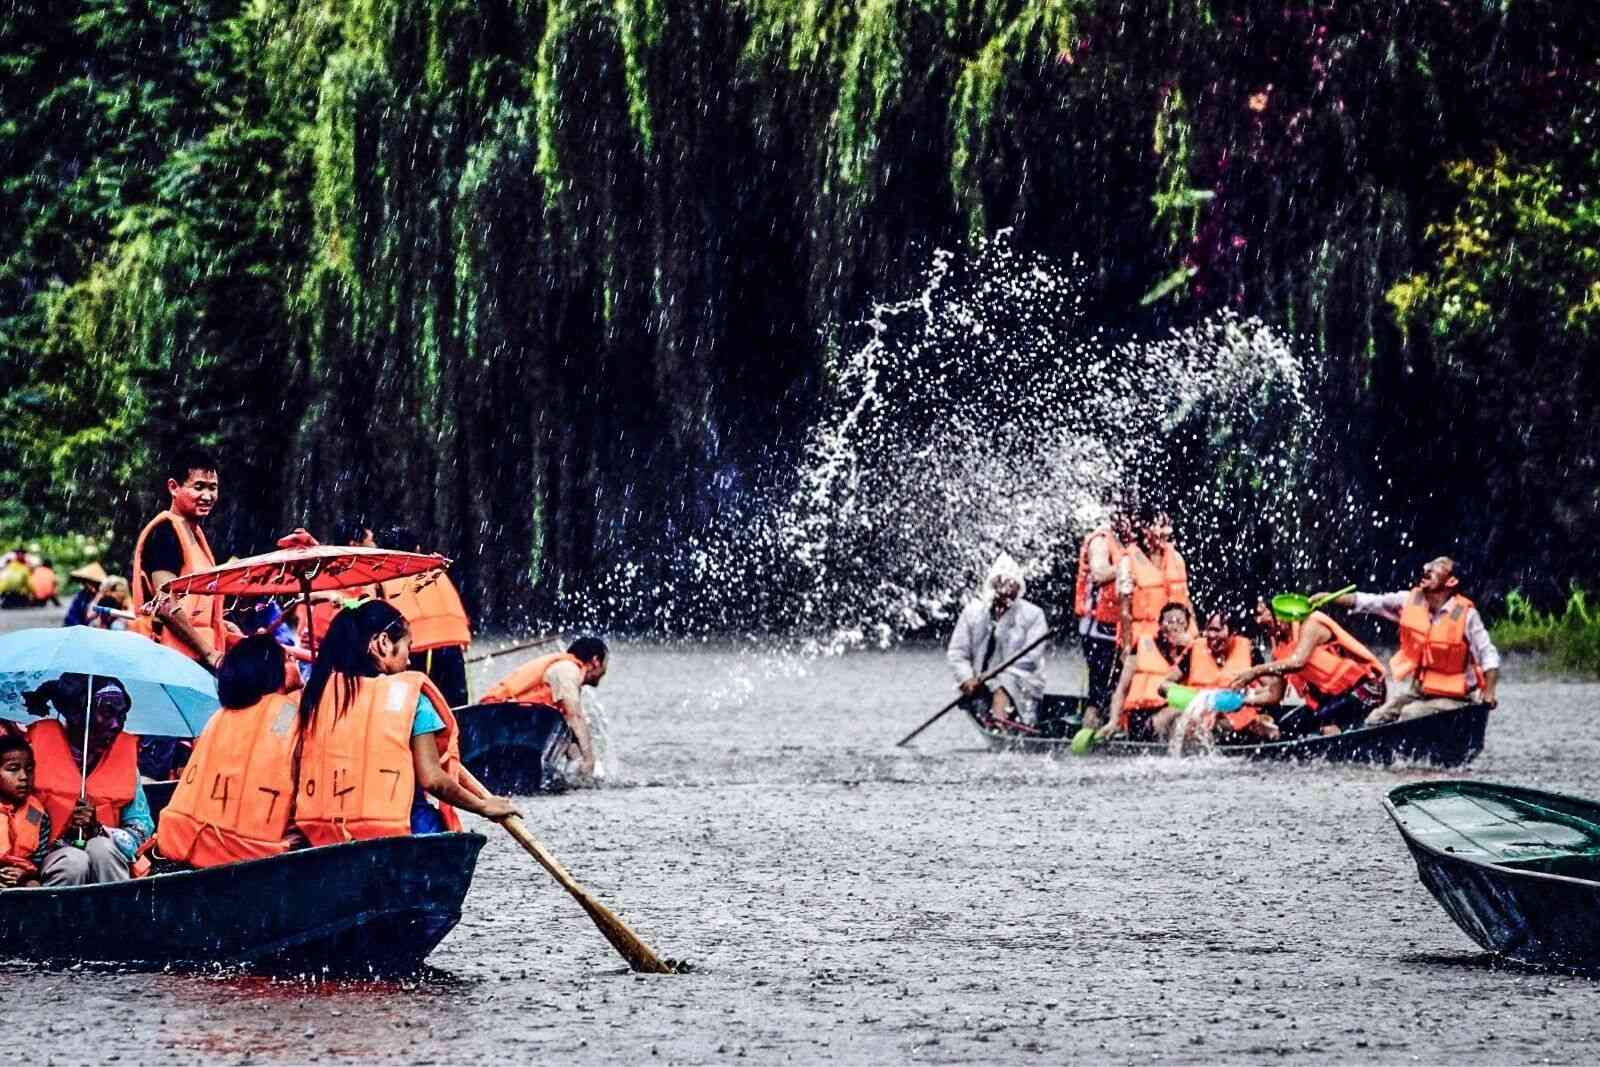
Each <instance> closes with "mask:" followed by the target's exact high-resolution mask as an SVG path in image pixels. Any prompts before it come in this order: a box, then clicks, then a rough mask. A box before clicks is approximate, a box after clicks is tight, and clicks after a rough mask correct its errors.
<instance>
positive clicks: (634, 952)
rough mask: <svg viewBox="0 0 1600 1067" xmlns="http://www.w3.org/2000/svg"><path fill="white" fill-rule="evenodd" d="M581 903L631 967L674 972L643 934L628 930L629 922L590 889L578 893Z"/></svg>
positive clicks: (650, 972)
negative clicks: (641, 936) (616, 913)
mask: <svg viewBox="0 0 1600 1067" xmlns="http://www.w3.org/2000/svg"><path fill="white" fill-rule="evenodd" d="M573 895H574V896H575V897H577V899H578V903H579V904H582V905H583V910H584V911H586V912H588V913H589V918H591V919H593V920H594V924H595V926H597V927H599V928H600V933H601V934H602V935H603V936H604V937H605V939H606V940H607V941H609V942H611V947H612V948H614V949H616V950H617V953H618V954H619V955H620V956H621V957H622V958H623V959H625V960H627V961H628V967H629V968H630V969H632V970H634V971H637V972H639V973H640V974H672V973H673V969H672V968H671V967H669V966H667V965H666V964H665V963H663V962H662V961H661V957H659V956H657V955H656V954H655V952H654V950H652V949H651V948H650V946H649V945H647V944H645V943H644V942H643V941H642V940H640V938H639V935H638V934H636V933H634V932H633V931H632V930H630V929H628V924H627V923H625V922H623V921H622V920H621V919H619V918H617V916H616V915H615V914H613V913H612V911H611V909H610V908H608V907H606V906H605V905H604V904H602V903H600V902H599V901H598V900H595V899H594V898H593V897H591V896H590V895H589V894H588V893H587V892H583V893H574V894H573Z"/></svg>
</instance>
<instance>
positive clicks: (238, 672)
mask: <svg viewBox="0 0 1600 1067" xmlns="http://www.w3.org/2000/svg"><path fill="white" fill-rule="evenodd" d="M284 660H285V656H284V653H283V647H282V646H281V645H279V644H278V641H277V640H276V639H275V638H274V637H273V636H272V635H271V634H256V635H255V636H253V637H247V638H245V639H244V640H243V641H241V642H239V644H237V645H235V646H234V647H233V648H232V649H230V650H229V651H228V654H227V655H226V656H223V657H222V663H221V665H220V666H219V667H218V668H217V698H218V700H219V701H220V702H221V704H222V709H221V710H220V711H218V712H217V713H216V714H215V715H213V716H211V719H210V721H208V722H207V723H206V725H205V729H203V730H201V731H200V736H199V738H198V739H197V740H196V741H195V743H194V754H193V755H191V756H190V757H189V763H188V765H187V766H186V767H185V768H184V771H183V777H182V778H180V779H179V780H178V785H177V787H176V788H174V789H173V791H172V800H171V801H170V802H169V803H168V804H167V806H166V808H165V809H164V810H163V811H162V812H161V819H160V825H159V826H158V827H157V828H156V847H157V848H159V849H160V850H161V855H162V857H163V858H165V859H168V860H174V861H177V862H179V863H187V864H189V865H191V866H194V867H214V866H217V865H218V864H223V863H237V862H239V861H240V860H254V859H263V858H265V857H267V856H276V855H279V854H280V853H283V852H287V851H289V849H290V848H292V847H294V846H295V844H297V843H298V841H299V834H298V833H292V832H291V819H292V817H293V814H294V795H295V759H296V750H297V749H298V747H299V741H300V709H299V707H298V705H297V703H296V701H295V700H294V699H293V698H292V697H287V696H284V695H283V694H282V693H280V692H279V689H280V687H281V686H282V685H283V681H284Z"/></svg>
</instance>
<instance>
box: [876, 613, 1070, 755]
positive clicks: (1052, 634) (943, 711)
mask: <svg viewBox="0 0 1600 1067" xmlns="http://www.w3.org/2000/svg"><path fill="white" fill-rule="evenodd" d="M1066 632H1067V631H1066V627H1062V628H1061V629H1059V630H1051V631H1050V632H1049V633H1047V634H1045V635H1044V636H1043V637H1041V638H1039V639H1038V640H1037V641H1035V642H1033V643H1032V644H1031V645H1029V646H1028V647H1027V648H1025V649H1023V650H1022V651H1021V652H1018V653H1017V654H1016V655H1015V656H1012V657H1011V658H1010V659H1008V660H1006V661H1005V662H1004V663H1002V664H1000V666H998V667H996V668H995V669H994V670H992V671H990V672H989V673H988V674H986V675H984V676H983V677H982V678H979V679H978V684H980V685H982V684H983V683H984V682H987V681H988V680H989V679H991V678H993V677H994V676H995V675H997V674H1000V673H1001V672H1002V671H1004V670H1005V669H1006V668H1007V667H1009V666H1011V665H1012V664H1013V663H1015V662H1017V660H1019V659H1021V658H1022V657H1023V656H1026V655H1027V654H1028V653H1029V652H1032V651H1033V650H1034V649H1036V648H1038V647H1039V646H1040V645H1042V644H1044V643H1045V642H1046V641H1048V640H1050V639H1051V638H1052V637H1059V636H1061V635H1062V634H1064V633H1066ZM965 699H967V694H966V693H962V694H961V695H960V696H958V697H956V698H955V699H954V700H952V701H951V702H950V703H948V704H946V705H945V706H944V707H942V708H940V709H939V710H938V711H936V712H934V715H933V718H931V719H929V720H928V721H927V722H925V723H923V724H922V725H921V726H919V727H917V728H916V729H915V730H912V731H911V732H910V733H909V734H906V735H905V736H904V737H902V738H901V739H900V740H898V741H896V742H895V744H896V745H897V746H898V747H901V748H904V747H905V746H906V745H908V744H910V743H911V739H912V738H914V737H916V736H917V735H918V734H920V733H921V732H922V731H924V730H926V729H927V728H928V727H930V726H932V725H933V724H934V723H936V722H938V721H939V720H940V719H942V718H944V716H945V714H946V713H947V712H949V711H950V709H951V708H954V707H956V706H957V705H959V704H960V703H961V702H962V701H963V700H965Z"/></svg>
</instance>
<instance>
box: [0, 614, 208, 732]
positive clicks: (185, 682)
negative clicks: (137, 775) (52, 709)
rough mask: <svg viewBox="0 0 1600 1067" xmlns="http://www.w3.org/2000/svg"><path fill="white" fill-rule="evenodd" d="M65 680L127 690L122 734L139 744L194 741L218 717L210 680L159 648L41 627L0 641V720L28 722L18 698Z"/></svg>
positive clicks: (127, 638) (119, 633) (134, 637)
mask: <svg viewBox="0 0 1600 1067" xmlns="http://www.w3.org/2000/svg"><path fill="white" fill-rule="evenodd" d="M66 673H77V674H86V675H89V676H90V677H91V678H116V679H117V680H118V681H120V682H121V683H122V684H123V685H125V686H127V688H128V696H129V697H130V698H131V699H132V701H133V707H132V708H131V709H129V711H128V721H127V724H126V726H125V729H127V731H128V732H129V733H133V734H138V735H140V736H142V737H198V736H199V734H200V729H201V727H203V726H205V724H206V720H207V719H209V718H211V715H212V713H213V712H215V711H216V710H217V680H216V679H215V678H213V677H212V676H211V672H210V671H207V670H206V669H205V668H204V667H202V666H200V665H199V664H198V663H196V662H195V661H194V660H192V659H189V658H188V657H187V656H184V655H181V654H180V653H177V652H174V651H173V650H172V649H170V648H167V647H166V646H165V645H160V644H157V643H156V642H154V641H152V640H150V639H149V638H148V637H144V636H142V635H140V634H136V633H130V632H128V631H126V630H96V629H92V628H90V627H87V626H70V627H66V628H61V627H52V628H50V629H45V628H42V627H41V628H38V629H32V630H17V631H15V632H13V633H9V634H4V635H0V719H10V720H12V721H13V722H22V723H27V722H33V721H34V719H35V716H33V715H30V714H29V713H28V710H27V708H26V707H25V706H24V705H23V702H22V694H23V693H25V692H27V691H28V690H30V689H37V688H38V687H39V686H40V685H41V684H42V683H44V682H47V681H49V680H50V679H52V678H58V677H60V676H61V675H62V674H66ZM85 704H86V706H87V702H85Z"/></svg>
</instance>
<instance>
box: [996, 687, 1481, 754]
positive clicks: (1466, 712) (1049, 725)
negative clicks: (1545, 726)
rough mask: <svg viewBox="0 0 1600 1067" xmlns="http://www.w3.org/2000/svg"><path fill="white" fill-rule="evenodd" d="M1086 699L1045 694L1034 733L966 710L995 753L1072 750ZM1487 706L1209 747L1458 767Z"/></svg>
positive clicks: (1153, 746)
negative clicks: (1331, 733) (1325, 732)
mask: <svg viewBox="0 0 1600 1067" xmlns="http://www.w3.org/2000/svg"><path fill="white" fill-rule="evenodd" d="M1083 704H1084V698H1083V697H1081V696H1068V695H1064V694H1056V693H1050V694H1046V696H1045V698H1044V702H1043V704H1042V706H1041V707H1040V711H1039V725H1040V730H1039V732H1038V733H1014V732H1011V731H1005V730H998V729H995V728H994V727H993V726H989V725H986V724H985V723H983V722H982V721H980V720H979V719H978V717H977V716H976V715H974V714H972V713H971V711H968V717H969V718H970V719H972V722H973V725H974V726H976V727H977V728H978V731H979V732H980V733H981V734H983V736H984V740H986V741H987V742H988V743H989V747H990V748H992V749H994V750H996V751H998V752H1026V753H1048V754H1051V755H1062V754H1070V753H1071V751H1072V749H1071V746H1072V735H1073V734H1074V733H1076V732H1077V730H1078V726H1079V725H1080V724H1081V723H1082V721H1083ZM1489 710H1490V709H1489V708H1488V707H1486V706H1484V705H1482V704H1472V705H1469V706H1467V707H1464V708H1458V709H1456V710H1454V711H1443V712H1439V713H1438V714H1436V715H1428V716H1424V717H1423V718H1420V719H1411V720H1408V721H1406V722H1395V723H1389V724H1387V725H1384V726H1371V727H1367V728H1364V729H1360V730H1348V731H1346V732H1344V733H1342V734H1335V735H1334V736H1332V737H1323V736H1321V735H1317V736H1315V737H1302V738H1296V739H1293V740H1286V741H1265V742H1259V743H1253V744H1225V745H1218V746H1217V747H1216V748H1214V749H1211V750H1210V751H1212V752H1215V753H1217V754H1219V755H1223V756H1234V757H1239V758H1242V759H1255V760H1292V761H1309V760H1327V761H1330V762H1334V763H1380V764H1390V763H1394V762H1396V761H1399V760H1412V761H1416V762H1419V763H1432V764H1434V765H1436V766H1440V767H1458V766H1461V765H1462V764H1466V763H1470V762H1471V761H1472V760H1473V759H1474V758H1476V756H1477V755H1478V753H1479V752H1482V751H1483V736H1484V732H1485V731H1486V730H1487V729H1488V725H1489ZM1168 751H1169V748H1168V745H1167V743H1166V742H1165V741H1125V740H1111V741H1105V742H1102V743H1101V744H1098V745H1096V746H1095V747H1094V748H1093V750H1091V752H1090V753H1089V754H1090V755H1105V756H1143V755H1155V756H1164V755H1166V754H1167V753H1168Z"/></svg>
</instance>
